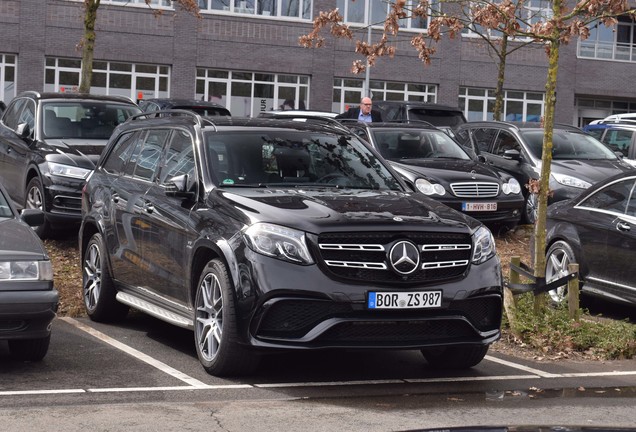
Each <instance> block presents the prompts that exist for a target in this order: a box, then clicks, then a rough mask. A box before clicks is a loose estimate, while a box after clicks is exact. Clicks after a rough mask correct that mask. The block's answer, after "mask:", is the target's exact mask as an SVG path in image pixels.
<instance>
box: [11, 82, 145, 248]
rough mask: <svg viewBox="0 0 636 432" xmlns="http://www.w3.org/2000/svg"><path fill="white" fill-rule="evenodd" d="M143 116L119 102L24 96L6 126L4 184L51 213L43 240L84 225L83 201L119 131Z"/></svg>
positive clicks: (20, 202) (17, 197)
mask: <svg viewBox="0 0 636 432" xmlns="http://www.w3.org/2000/svg"><path fill="white" fill-rule="evenodd" d="M140 112H141V110H140V109H139V107H137V105H136V104H135V103H134V102H133V101H132V100H131V99H127V98H123V97H119V96H97V95H87V94H70V93H38V92H33V91H29V92H24V93H21V94H20V95H18V96H16V97H15V98H14V99H13V100H11V103H9V106H8V107H7V109H6V111H5V112H4V114H3V115H2V119H1V120H0V182H2V183H3V184H4V185H5V187H6V188H7V191H8V193H9V196H10V197H11V199H12V200H13V202H14V203H15V204H16V206H17V207H18V208H19V209H22V208H36V209H40V210H43V211H44V213H45V222H44V224H42V225H40V226H38V227H36V228H35V230H36V232H37V233H38V235H40V237H45V236H46V235H47V234H48V233H49V232H50V231H51V230H54V229H57V228H59V227H61V228H67V227H69V226H75V228H77V227H78V226H79V223H80V196H81V191H82V187H83V186H84V181H85V180H86V177H87V176H88V174H89V173H90V172H91V170H92V169H93V168H94V166H95V162H97V159H98V158H99V155H100V153H101V152H102V150H103V148H104V146H105V145H106V143H107V142H108V138H110V134H111V133H112V131H113V129H115V126H117V125H118V124H119V123H123V122H124V121H125V120H126V119H127V118H128V117H130V116H131V115H133V114H138V113H140Z"/></svg>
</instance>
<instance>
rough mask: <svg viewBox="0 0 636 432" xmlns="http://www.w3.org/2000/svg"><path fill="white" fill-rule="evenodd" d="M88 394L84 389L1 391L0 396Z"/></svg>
mask: <svg viewBox="0 0 636 432" xmlns="http://www.w3.org/2000/svg"><path fill="white" fill-rule="evenodd" d="M73 393H86V390H84V389H60V390H9V391H0V396H24V395H50V394H55V395H58V394H73Z"/></svg>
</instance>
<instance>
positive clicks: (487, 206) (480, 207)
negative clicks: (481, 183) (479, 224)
mask: <svg viewBox="0 0 636 432" xmlns="http://www.w3.org/2000/svg"><path fill="white" fill-rule="evenodd" d="M462 210H463V211H496V210H497V203H496V202H489V203H469V202H465V203H462Z"/></svg>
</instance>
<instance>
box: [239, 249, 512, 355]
mask: <svg viewBox="0 0 636 432" xmlns="http://www.w3.org/2000/svg"><path fill="white" fill-rule="evenodd" d="M247 257H248V258H249V264H248V265H247V266H245V267H244V269H245V270H246V269H247V268H249V269H250V270H249V271H243V272H242V275H243V277H242V281H243V285H242V286H241V287H239V289H238V293H237V294H238V295H239V299H240V297H241V293H247V292H252V293H253V294H254V296H253V297H252V296H247V297H243V298H242V299H241V300H239V305H241V306H239V309H242V310H240V311H239V316H240V317H242V318H243V321H242V322H243V324H244V329H243V330H242V333H243V334H244V336H245V342H246V343H247V344H249V345H251V346H254V347H261V348H284V349H290V348H291V349H324V348H358V349H368V348H373V349H382V348H385V349H420V348H425V347H435V346H445V345H457V344H462V345H471V344H477V345H485V344H490V343H492V342H494V341H496V340H497V339H498V338H499V337H500V326H501V314H502V278H501V266H500V262H499V259H498V258H497V257H494V258H492V259H490V260H488V261H487V262H485V263H483V264H481V265H479V266H472V265H471V266H470V267H469V269H468V270H467V272H466V274H465V276H464V277H461V278H455V279H454V280H452V281H446V282H444V283H429V284H418V285H417V286H410V287H409V288H408V289H406V288H404V287H396V286H393V287H387V286H386V285H384V286H377V285H375V286H374V285H373V284H370V283H360V284H353V283H346V282H338V281H336V280H333V279H330V278H328V277H327V276H326V275H325V274H324V273H323V272H322V271H321V269H320V268H319V267H318V266H317V265H311V266H298V265H294V264H290V263H286V262H283V261H279V260H275V259H271V258H267V257H263V256H260V255H257V254H254V253H251V252H249V251H247ZM425 290H442V292H443V300H442V306H441V307H440V308H437V309H418V310H370V309H368V308H367V306H366V304H367V294H368V292H369V291H385V292H386V291H425Z"/></svg>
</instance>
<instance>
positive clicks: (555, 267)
mask: <svg viewBox="0 0 636 432" xmlns="http://www.w3.org/2000/svg"><path fill="white" fill-rule="evenodd" d="M570 262H571V260H570V256H569V255H568V253H567V251H566V250H565V249H563V248H556V249H554V250H553V251H552V252H551V253H550V254H549V255H548V258H547V262H546V268H545V279H546V281H547V282H550V281H553V280H555V279H559V278H561V277H563V276H566V275H568V274H569V271H568V265H569V264H570ZM548 294H549V295H550V298H551V299H552V301H553V302H554V303H562V302H564V301H565V299H566V295H567V285H561V286H560V287H557V288H555V289H553V290H551V291H548Z"/></svg>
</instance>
